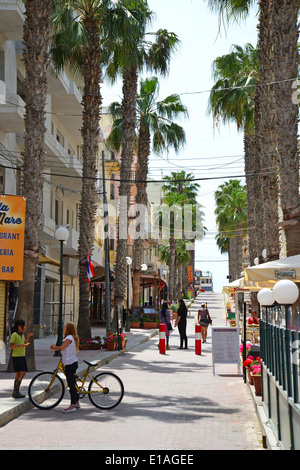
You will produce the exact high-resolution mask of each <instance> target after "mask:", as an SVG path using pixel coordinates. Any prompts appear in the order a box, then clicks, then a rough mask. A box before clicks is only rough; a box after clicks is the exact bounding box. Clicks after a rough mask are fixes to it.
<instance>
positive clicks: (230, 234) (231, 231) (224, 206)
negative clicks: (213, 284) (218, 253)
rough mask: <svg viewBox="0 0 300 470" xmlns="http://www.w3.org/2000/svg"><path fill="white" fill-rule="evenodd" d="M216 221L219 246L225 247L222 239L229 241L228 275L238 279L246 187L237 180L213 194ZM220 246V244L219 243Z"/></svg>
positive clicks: (243, 228)
mask: <svg viewBox="0 0 300 470" xmlns="http://www.w3.org/2000/svg"><path fill="white" fill-rule="evenodd" d="M215 201H216V209H215V214H216V216H217V217H216V221H217V225H218V231H219V233H218V235H217V237H216V238H217V239H218V240H219V246H222V247H223V251H224V247H226V242H225V240H224V238H225V239H226V238H228V239H229V243H228V245H229V250H228V255H229V275H230V276H231V279H232V280H235V279H238V278H239V277H240V272H241V271H242V270H243V264H242V259H243V253H242V246H243V238H244V235H245V234H246V233H247V198H246V187H245V186H241V182H240V181H239V180H229V181H228V182H226V183H224V184H222V185H220V186H219V189H218V190H217V191H216V192H215ZM220 242H221V243H222V244H221V243H220Z"/></svg>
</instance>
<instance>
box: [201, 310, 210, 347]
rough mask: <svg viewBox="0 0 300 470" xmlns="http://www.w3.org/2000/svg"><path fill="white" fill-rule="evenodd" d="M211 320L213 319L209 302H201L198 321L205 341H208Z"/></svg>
mask: <svg viewBox="0 0 300 470" xmlns="http://www.w3.org/2000/svg"><path fill="white" fill-rule="evenodd" d="M211 322H212V320H211V318H210V315H209V311H208V310H207V304H206V305H205V304H201V309H200V310H198V323H199V324H200V326H201V334H202V339H203V343H206V338H207V328H208V325H209V324H210V323H211Z"/></svg>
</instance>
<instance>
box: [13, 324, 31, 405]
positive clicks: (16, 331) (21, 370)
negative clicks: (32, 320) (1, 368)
mask: <svg viewBox="0 0 300 470" xmlns="http://www.w3.org/2000/svg"><path fill="white" fill-rule="evenodd" d="M25 330H26V325H25V321H24V320H17V321H16V323H15V324H14V327H13V334H12V335H11V338H10V345H9V346H10V348H11V350H12V361H13V367H14V371H15V373H16V377H15V382H14V390H13V393H12V397H13V398H24V397H25V395H22V394H21V393H20V391H19V389H20V385H21V382H22V380H23V378H24V376H25V374H26V372H27V370H28V369H27V363H26V357H25V348H26V347H27V346H28V345H29V338H30V337H31V336H33V333H28V335H27V337H26V339H25V335H24V332H25Z"/></svg>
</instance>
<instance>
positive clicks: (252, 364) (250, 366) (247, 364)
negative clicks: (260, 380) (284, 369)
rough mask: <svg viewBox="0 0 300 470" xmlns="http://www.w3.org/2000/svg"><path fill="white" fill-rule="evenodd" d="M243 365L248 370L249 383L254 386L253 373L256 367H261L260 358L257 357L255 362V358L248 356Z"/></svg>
mask: <svg viewBox="0 0 300 470" xmlns="http://www.w3.org/2000/svg"><path fill="white" fill-rule="evenodd" d="M243 365H244V366H245V367H246V369H247V376H248V382H249V383H250V384H251V385H254V382H253V375H252V372H253V370H254V369H255V368H256V367H258V366H259V367H260V366H261V364H260V357H257V358H256V359H255V360H254V359H253V356H248V358H247V359H246V360H245V361H244V362H243Z"/></svg>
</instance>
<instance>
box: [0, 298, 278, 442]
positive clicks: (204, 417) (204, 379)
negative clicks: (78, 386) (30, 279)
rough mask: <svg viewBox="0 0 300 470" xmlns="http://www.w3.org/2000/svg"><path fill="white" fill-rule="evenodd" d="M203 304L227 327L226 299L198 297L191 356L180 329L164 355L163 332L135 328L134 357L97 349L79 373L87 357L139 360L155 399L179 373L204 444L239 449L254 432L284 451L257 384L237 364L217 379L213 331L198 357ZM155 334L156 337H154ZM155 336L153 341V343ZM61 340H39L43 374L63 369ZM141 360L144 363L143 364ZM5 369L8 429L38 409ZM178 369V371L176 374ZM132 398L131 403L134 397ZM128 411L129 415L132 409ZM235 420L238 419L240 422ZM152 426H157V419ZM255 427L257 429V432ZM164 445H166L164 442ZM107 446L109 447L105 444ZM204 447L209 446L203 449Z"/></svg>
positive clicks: (1, 384)
mask: <svg viewBox="0 0 300 470" xmlns="http://www.w3.org/2000/svg"><path fill="white" fill-rule="evenodd" d="M202 302H208V308H209V310H210V314H211V317H212V319H213V325H214V326H216V325H218V326H225V325H226V319H225V309H224V305H223V298H222V295H221V294H214V293H203V294H201V295H200V297H198V298H197V299H196V300H195V301H194V302H193V304H192V305H191V306H190V309H189V317H188V338H189V350H188V351H187V354H182V353H183V351H177V345H179V336H178V331H177V329H176V330H175V331H174V332H173V333H172V338H171V351H167V353H166V355H162V354H159V353H158V350H157V344H158V336H156V335H158V330H142V329H139V330H136V329H132V330H131V331H130V332H129V333H127V339H128V341H127V351H132V352H133V354H124V357H122V356H121V354H122V351H114V352H109V351H107V350H105V349H102V350H97V351H92V350H90V351H79V353H78V358H79V372H80V371H82V370H84V369H86V367H87V366H86V364H85V363H84V362H83V360H84V359H85V360H88V361H93V362H94V361H96V362H97V364H98V367H100V366H101V365H104V364H105V363H107V362H109V361H111V360H112V359H115V358H117V357H118V356H120V357H119V359H116V361H115V362H114V363H115V364H118V366H120V364H123V365H124V367H125V368H126V364H128V363H129V362H131V363H132V364H133V367H134V364H136V362H138V364H139V374H137V375H139V380H141V379H140V376H141V375H142V376H143V374H144V378H145V380H147V378H148V374H152V377H156V380H155V381H154V383H153V384H152V388H153V390H152V394H151V393H150V395H151V397H152V396H154V397H155V396H158V393H165V394H167V393H168V392H167V391H165V392H161V390H160V388H159V387H160V386H162V384H159V380H160V375H159V372H160V371H161V370H162V369H163V370H164V372H163V374H164V375H163V376H164V378H165V379H166V377H167V378H169V377H172V380H174V377H176V373H177V374H178V380H179V382H178V383H179V384H180V380H182V377H184V378H185V379H184V380H185V382H184V384H186V383H189V384H190V391H187V403H186V404H183V405H182V406H183V414H182V419H187V420H189V419H191V416H192V420H191V421H187V423H189V426H192V425H193V426H194V427H193V429H194V431H193V433H196V434H195V435H198V436H199V438H200V436H202V439H203V443H204V440H207V445H215V446H216V447H217V446H218V445H219V447H221V448H235V447H234V446H236V438H237V436H238V435H239V433H240V436H244V437H245V432H246V435H247V436H248V434H247V433H251V436H252V439H253V437H254V439H253V441H255V436H256V434H255V436H253V433H254V432H255V433H256V432H257V433H258V434H259V435H260V437H259V439H261V440H263V441H264V442H265V444H266V447H267V448H268V449H271V450H279V447H278V445H277V442H276V440H275V438H274V436H273V434H272V432H271V428H270V426H269V423H268V419H267V417H266V415H265V413H264V408H263V406H262V400H261V397H256V396H255V394H254V393H253V386H249V385H248V384H245V383H244V381H243V376H242V375H241V376H238V375H237V371H236V366H235V365H226V364H221V365H218V366H217V368H216V375H215V376H214V375H213V373H212V342H211V329H210V328H209V332H208V341H207V343H206V344H204V345H202V354H201V356H198V355H195V353H194V350H195V322H194V318H195V316H196V315H197V311H198V309H199V308H200V304H201V303H202ZM92 331H93V335H96V334H99V335H100V336H104V333H105V330H104V329H101V328H93V329H92ZM155 336H156V338H154V337H155ZM151 338H153V340H152V341H151ZM55 342H56V338H53V337H52V338H47V339H39V340H35V350H36V367H37V370H49V369H50V370H53V369H54V368H55V366H56V365H57V362H58V358H57V357H53V351H51V350H50V349H49V347H50V345H51V344H53V343H55ZM145 342H147V345H146V346H145V347H144V348H143V352H142V351H141V348H138V346H139V345H141V344H142V343H145ZM133 350H135V351H133ZM183 357H185V358H186V359H187V358H188V359H189V363H188V364H189V367H190V369H189V368H186V362H185V361H184V362H182V359H183ZM154 358H155V360H154ZM140 361H144V362H142V363H141V362H140ZM141 364H145V368H144V367H141ZM160 366H161V367H160ZM0 367H2V372H1V368H0V426H4V425H5V424H7V423H8V422H10V421H12V420H13V419H15V418H16V417H18V416H20V415H21V414H22V413H24V412H26V411H27V410H29V409H30V408H32V405H31V403H30V402H29V399H28V397H26V398H24V399H20V400H15V399H13V398H11V393H12V386H13V380H14V373H9V374H7V373H6V372H5V366H0ZM177 369H178V370H177ZM176 370H177V372H175V371H176ZM191 370H195V373H194V374H192V373H191ZM168 371H172V372H170V374H171V375H170V376H169V375H168V373H167V372H168ZM199 371H201V380H199V378H200V376H199ZM36 373H37V372H32V373H27V374H26V376H25V379H24V380H23V384H22V387H21V391H22V392H24V393H27V386H28V384H29V382H30V380H31V378H32V377H33V376H34V375H35V374H36ZM166 373H167V375H166ZM184 384H182V386H183V387H184V386H185V385H184ZM165 386H166V387H167V386H168V381H166V384H165ZM195 387H196V388H197V396H199V401H195V402H194V400H195V396H194V393H195ZM133 388H134V387H133ZM179 388H180V386H179ZM166 390H168V388H166ZM220 392H221V393H220ZM143 393H144V389H142V390H141V391H140V394H141V396H143ZM189 393H191V396H190V395H189ZM166 396H167V395H166ZM200 398H201V399H200ZM127 399H128V401H129V405H130V400H131V396H130V393H129V395H128V398H127ZM189 400H190V401H191V402H192V403H194V406H193V409H191V410H190V411H189V413H188V415H186V409H185V407H184V406H188V405H187V404H188V402H189ZM143 403H144V398H143ZM151 403H152V402H151ZM127 405H128V404H127ZM132 406H133V410H136V403H134V404H133V405H132ZM164 406H165V413H166V416H168V420H169V419H171V418H172V416H173V415H172V407H171V411H170V403H169V400H167V401H166V403H164V401H161V402H160V407H159V409H158V411H157V412H158V413H159V412H160V413H161V412H162V410H163V409H164V408H163V407H164ZM128 409H129V410H130V406H129V407H128ZM143 409H144V408H143ZM176 410H177V407H176ZM124 412H125V414H126V409H125V411H124ZM170 416H171V417H170ZM233 416H235V419H234V420H233ZM160 419H161V418H160ZM173 419H174V420H175V421H176V422H177V420H178V419H179V418H178V416H177V412H176V413H175V414H174V418H173ZM168 420H167V421H168ZM167 421H166V423H165V422H164V421H161V427H163V426H165V429H168V425H169V424H170V423H168V422H167ZM175 421H174V422H175ZM124 423H126V420H125V421H124ZM150 423H152V421H151V422H150ZM153 423H154V424H153V425H155V426H156V424H157V422H156V421H155V420H154V421H153ZM148 424H149V423H148ZM251 426H253V428H252V427H251ZM122 429H123V428H122V427H120V433H121V436H122V435H123V434H122V432H121V430H122ZM245 430H246V431H245ZM256 430H257V431H256ZM123 433H124V429H123ZM146 435H147V433H146ZM211 436H213V438H214V440H215V441H218V442H217V443H216V442H214V443H212V442H209V439H210V438H211ZM165 438H166V439H167V437H164V439H165ZM241 438H242V437H241ZM120 439H121V438H120ZM124 439H125V437H124ZM120 442H121V441H120ZM122 442H123V441H122ZM257 442H258V441H257ZM160 444H161V445H162V443H160ZM101 445H105V444H104V443H102V444H101ZM126 445H128V443H126ZM126 445H124V448H125V447H126ZM170 445H171V447H170ZM173 445H175V444H174V443H172V442H171V443H170V442H169V441H168V442H167V443H166V447H165V448H166V449H168V448H169V447H170V448H173V447H172V446H173ZM239 445H240V444H239ZM230 446H233V447H230ZM203 447H205V446H204V445H203ZM162 448H163V447H162ZM212 448H213V447H212ZM262 448H263V447H262V445H261V449H262Z"/></svg>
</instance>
